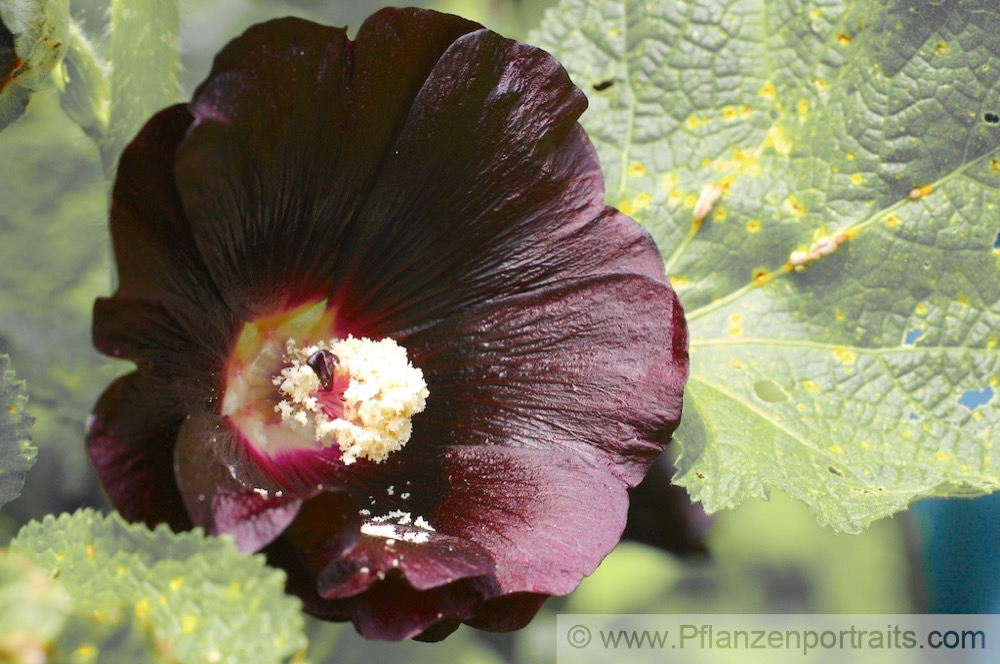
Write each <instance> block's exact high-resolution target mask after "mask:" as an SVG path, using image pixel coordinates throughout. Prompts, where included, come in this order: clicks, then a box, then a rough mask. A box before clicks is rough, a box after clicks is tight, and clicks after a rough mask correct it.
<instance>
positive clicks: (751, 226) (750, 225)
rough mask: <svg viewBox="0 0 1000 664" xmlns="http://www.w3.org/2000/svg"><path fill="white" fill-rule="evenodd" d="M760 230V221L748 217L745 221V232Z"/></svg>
mask: <svg viewBox="0 0 1000 664" xmlns="http://www.w3.org/2000/svg"><path fill="white" fill-rule="evenodd" d="M759 230H760V222H759V221H757V220H756V219H750V220H748V221H747V233H756V232H757V231H759Z"/></svg>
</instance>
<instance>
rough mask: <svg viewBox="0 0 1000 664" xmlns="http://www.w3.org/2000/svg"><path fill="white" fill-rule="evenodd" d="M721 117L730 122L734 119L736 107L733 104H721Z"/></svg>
mask: <svg viewBox="0 0 1000 664" xmlns="http://www.w3.org/2000/svg"><path fill="white" fill-rule="evenodd" d="M722 119H723V120H725V121H726V122H732V121H733V120H735V119H736V107H735V106H723V107H722Z"/></svg>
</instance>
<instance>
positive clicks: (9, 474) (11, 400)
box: [0, 355, 37, 507]
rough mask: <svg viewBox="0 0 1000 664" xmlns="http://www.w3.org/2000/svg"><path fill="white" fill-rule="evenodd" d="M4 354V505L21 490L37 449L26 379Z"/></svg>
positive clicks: (0, 416) (0, 403) (0, 467)
mask: <svg viewBox="0 0 1000 664" xmlns="http://www.w3.org/2000/svg"><path fill="white" fill-rule="evenodd" d="M9 364H10V360H9V359H8V358H7V356H6V355H0V507H2V506H3V505H4V504H6V503H9V502H10V501H12V500H14V499H15V498H17V497H18V496H19V495H20V494H21V487H22V486H23V485H24V473H25V472H26V471H27V470H28V469H29V468H31V466H32V464H34V463H35V456H36V454H37V450H36V449H35V448H34V446H33V445H32V444H31V439H30V438H29V437H28V427H30V426H31V423H32V419H31V416H29V415H28V414H26V413H25V412H24V404H25V403H26V402H27V400H28V397H27V396H26V395H25V393H24V383H23V382H21V381H19V380H17V379H16V378H15V376H14V372H13V371H11V370H10V368H9Z"/></svg>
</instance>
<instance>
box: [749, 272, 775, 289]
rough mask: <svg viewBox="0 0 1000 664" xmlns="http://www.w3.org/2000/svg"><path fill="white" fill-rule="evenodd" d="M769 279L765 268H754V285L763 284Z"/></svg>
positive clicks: (769, 276)
mask: <svg viewBox="0 0 1000 664" xmlns="http://www.w3.org/2000/svg"><path fill="white" fill-rule="evenodd" d="M770 280H771V275H770V274H768V273H767V270H754V273H753V283H754V285H755V286H763V285H764V284H766V283H767V282H769V281H770Z"/></svg>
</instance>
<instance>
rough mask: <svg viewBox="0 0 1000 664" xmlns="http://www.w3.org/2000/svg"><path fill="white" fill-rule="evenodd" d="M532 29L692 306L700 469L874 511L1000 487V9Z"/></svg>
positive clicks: (706, 474) (720, 486) (837, 4)
mask: <svg viewBox="0 0 1000 664" xmlns="http://www.w3.org/2000/svg"><path fill="white" fill-rule="evenodd" d="M532 39H533V41H535V42H536V43H538V44H539V45H540V46H542V47H543V48H546V49H548V50H550V51H552V52H553V53H554V54H555V55H556V56H557V57H560V58H561V59H562V60H563V62H567V63H569V65H570V74H571V75H572V76H573V78H574V80H575V81H576V83H577V84H578V85H580V86H581V87H583V88H584V89H585V90H587V92H588V96H589V97H590V100H591V106H590V110H589V111H588V112H587V113H586V114H585V115H584V117H583V119H582V122H583V124H584V127H585V128H586V129H587V131H588V133H589V134H590V135H591V137H592V138H593V139H594V141H595V143H596V145H597V148H598V152H599V154H600V157H601V159H602V163H603V164H604V168H605V173H606V176H607V182H608V196H609V199H610V200H609V202H610V203H612V204H615V205H617V206H618V207H619V208H621V209H622V210H623V211H625V212H627V213H629V214H631V215H632V216H634V217H635V218H636V219H637V220H639V221H640V222H641V223H642V224H643V225H644V226H645V227H646V228H647V229H648V230H649V231H650V233H652V234H653V236H654V238H655V239H656V241H657V243H658V244H659V246H660V248H661V250H662V251H663V253H664V256H665V260H666V267H667V271H668V274H669V275H670V277H671V282H672V283H673V285H674V287H675V289H676V290H677V292H678V295H679V296H680V297H681V301H682V303H683V305H684V307H685V311H686V313H687V317H688V321H689V325H690V332H691V340H692V341H691V378H690V381H689V383H688V389H687V391H686V393H685V416H684V419H683V421H682V424H681V428H680V429H679V431H678V432H677V434H676V438H677V440H678V442H679V444H680V449H681V455H680V458H679V460H678V469H679V472H678V475H677V476H676V477H675V481H676V482H678V483H679V484H681V485H683V486H685V487H687V489H688V491H689V492H690V493H691V495H692V497H693V498H695V499H696V500H700V501H702V502H703V503H704V505H705V507H706V509H707V510H709V511H716V510H719V509H721V508H725V507H733V506H735V505H738V504H740V503H742V502H743V501H745V500H746V499H747V498H750V497H764V496H766V495H767V492H768V490H769V489H770V488H778V489H781V490H783V491H785V492H787V493H789V494H790V495H792V496H793V497H796V498H798V499H801V500H803V501H805V502H806V503H807V504H808V505H809V506H810V507H811V509H812V510H813V512H814V513H815V514H816V517H817V518H818V520H819V521H820V522H821V523H823V524H828V525H831V526H833V527H834V528H837V529H840V530H845V531H851V532H856V531H858V530H860V529H861V528H863V527H864V526H865V525H867V524H868V523H870V522H871V521H873V520H875V519H878V518H881V517H884V516H887V515H889V514H892V513H893V512H896V511H898V510H901V509H903V508H905V507H906V506H907V505H908V504H909V503H910V502H912V501H913V500H916V499H918V498H921V497H925V496H969V495H978V494H984V493H989V492H992V491H995V490H997V489H998V488H1000V446H997V445H995V444H994V438H995V434H996V431H997V429H998V424H1000V408H998V403H1000V399H997V397H996V390H997V389H998V387H997V382H998V376H1000V349H998V348H997V339H998V337H1000V279H998V277H1000V250H998V248H997V244H998V239H997V238H998V231H1000V222H998V221H997V219H998V215H997V207H998V205H1000V189H998V187H1000V87H998V86H997V81H998V78H1000V13H998V10H997V9H996V8H994V7H992V5H990V4H989V3H984V2H976V1H965V2H963V1H959V0H948V1H944V2H940V3H934V4H929V3H914V2H908V1H904V0H894V1H892V2H889V3H885V2H874V1H867V2H865V1H860V0H859V1H853V2H852V1H845V2H841V1H837V0H827V1H818V0H811V1H808V2H801V3H800V2H795V3H787V2H778V1H775V0H753V1H750V2H743V3H728V2H719V1H718V0H716V1H712V2H699V3H685V2H679V1H667V2H657V3H648V2H645V1H644V0H597V1H593V0H563V1H562V2H561V3H560V5H559V7H558V8H557V9H556V10H554V11H552V12H550V13H549V14H548V15H547V17H546V19H545V21H544V22H543V25H542V27H541V28H540V30H539V31H537V32H536V33H535V34H534V35H533V37H532ZM796 267H798V268H799V269H796Z"/></svg>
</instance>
